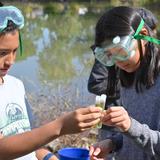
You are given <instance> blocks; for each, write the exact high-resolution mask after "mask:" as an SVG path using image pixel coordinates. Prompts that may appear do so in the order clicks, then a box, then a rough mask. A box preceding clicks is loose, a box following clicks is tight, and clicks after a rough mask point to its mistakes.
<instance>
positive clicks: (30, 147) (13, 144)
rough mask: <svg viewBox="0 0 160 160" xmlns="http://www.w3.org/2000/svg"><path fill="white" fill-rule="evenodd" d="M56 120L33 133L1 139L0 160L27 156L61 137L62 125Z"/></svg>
mask: <svg viewBox="0 0 160 160" xmlns="http://www.w3.org/2000/svg"><path fill="white" fill-rule="evenodd" d="M59 121H60V120H59V119H58V120H55V121H53V122H51V123H48V124H47V125H44V126H42V127H40V128H36V129H34V130H32V131H31V132H30V131H28V132H25V133H22V134H18V135H14V136H10V137H4V138H2V139H0V160H4V159H5V160H11V159H15V158H18V157H21V156H23V155H26V154H28V153H30V152H32V151H34V150H36V149H38V148H40V147H41V146H43V145H45V144H46V143H48V142H50V141H51V140H53V139H55V138H57V137H58V136H59V135H60V131H61V123H60V122H59Z"/></svg>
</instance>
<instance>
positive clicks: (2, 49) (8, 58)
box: [0, 30, 19, 78]
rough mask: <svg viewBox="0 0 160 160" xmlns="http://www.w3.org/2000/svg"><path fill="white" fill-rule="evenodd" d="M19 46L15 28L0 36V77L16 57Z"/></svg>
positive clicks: (17, 33) (5, 72)
mask: <svg viewBox="0 0 160 160" xmlns="http://www.w3.org/2000/svg"><path fill="white" fill-rule="evenodd" d="M18 46H19V32H18V31H17V30H15V31H13V32H9V33H6V34H4V35H1V36H0V77H1V78H2V77H4V76H5V75H6V74H7V72H8V70H9V69H10V67H11V66H12V64H13V63H14V61H15V58H16V51H17V49H18Z"/></svg>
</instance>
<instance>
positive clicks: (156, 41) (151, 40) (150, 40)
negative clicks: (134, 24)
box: [134, 34, 160, 44]
mask: <svg viewBox="0 0 160 160" xmlns="http://www.w3.org/2000/svg"><path fill="white" fill-rule="evenodd" d="M134 38H135V39H137V40H139V39H143V40H146V41H148V42H152V43H155V44H160V40H159V39H156V38H153V37H150V36H145V35H142V34H138V35H137V36H134Z"/></svg>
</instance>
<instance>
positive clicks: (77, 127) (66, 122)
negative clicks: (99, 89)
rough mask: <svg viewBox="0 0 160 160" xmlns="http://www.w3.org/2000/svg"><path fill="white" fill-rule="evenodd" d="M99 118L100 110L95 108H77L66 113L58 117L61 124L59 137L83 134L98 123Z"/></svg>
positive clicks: (100, 116) (100, 115)
mask: <svg viewBox="0 0 160 160" xmlns="http://www.w3.org/2000/svg"><path fill="white" fill-rule="evenodd" d="M101 118H102V109H101V108H99V107H95V106H89V107H87V108H79V109H77V110H75V111H73V112H69V113H66V114H64V115H63V116H62V117H60V119H61V123H62V128H61V135H62V134H72V133H78V132H83V131H85V130H87V129H90V128H91V127H93V126H95V125H96V124H97V123H99V122H100V120H101Z"/></svg>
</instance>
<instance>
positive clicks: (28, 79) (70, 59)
mask: <svg viewBox="0 0 160 160" xmlns="http://www.w3.org/2000/svg"><path fill="white" fill-rule="evenodd" d="M77 5H78V4H77ZM98 5H100V4H98ZM98 5H97V6H94V7H93V8H94V10H95V11H94V12H92V14H91V13H89V10H93V8H91V7H90V8H89V10H88V9H87V12H86V13H85V14H87V15H85V14H84V16H80V15H79V14H78V12H79V10H78V12H73V11H68V12H65V13H63V14H54V15H52V14H48V13H46V12H44V10H43V7H44V6H43V5H40V4H39V5H38V6H37V5H36V7H35V6H32V7H33V8H32V7H31V6H27V7H26V8H23V6H22V5H21V4H19V6H20V8H23V11H24V13H25V15H26V25H25V28H24V30H23V41H24V55H23V57H20V56H18V57H17V63H16V64H15V66H14V67H13V68H12V70H11V71H10V73H11V74H14V75H16V76H17V77H20V78H21V79H22V80H23V81H24V83H25V86H26V89H27V91H28V92H33V91H34V92H42V91H44V92H45V93H46V95H47V94H48V92H50V91H51V92H53V93H55V94H57V93H59V95H64V94H65V93H64V89H66V88H70V89H69V90H70V91H69V92H67V94H68V93H69V95H68V96H70V97H71V96H72V95H73V94H72V93H74V92H75V93H76V94H75V95H78V96H77V97H79V94H80V93H81V97H83V98H82V99H78V98H77V99H78V102H80V103H83V102H82V101H83V100H84V101H85V100H86V98H87V96H88V95H89V93H88V91H87V79H88V76H89V72H90V69H91V66H92V63H93V55H92V53H91V51H90V49H89V46H90V45H91V44H92V43H93V36H94V26H95V22H96V21H97V17H99V15H98V14H97V13H101V12H102V11H103V10H104V7H103V9H102V6H105V5H103V4H102V5H101V6H100V7H99V8H98ZM29 7H30V8H29ZM108 7H109V6H108ZM84 8H85V7H84ZM45 9H46V8H45ZM56 9H57V8H56ZM154 12H155V13H156V14H157V15H158V13H159V10H154ZM95 13H96V14H95ZM82 15H83V14H82ZM71 90H72V91H71ZM71 92H72V93H71ZM45 93H44V94H45ZM92 100H93V99H92ZM84 103H89V101H88V100H87V102H84Z"/></svg>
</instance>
